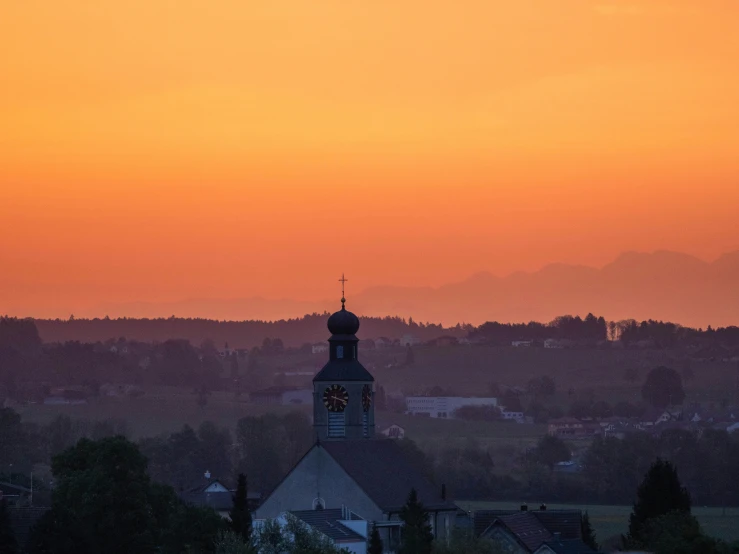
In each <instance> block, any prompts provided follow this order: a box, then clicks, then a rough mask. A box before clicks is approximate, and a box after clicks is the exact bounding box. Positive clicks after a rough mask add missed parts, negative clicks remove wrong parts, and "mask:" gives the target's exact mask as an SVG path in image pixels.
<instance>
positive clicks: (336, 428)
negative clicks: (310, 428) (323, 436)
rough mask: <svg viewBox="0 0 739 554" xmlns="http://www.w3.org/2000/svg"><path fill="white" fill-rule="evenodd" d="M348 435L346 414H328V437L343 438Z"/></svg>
mask: <svg viewBox="0 0 739 554" xmlns="http://www.w3.org/2000/svg"><path fill="white" fill-rule="evenodd" d="M345 434H346V428H345V418H344V412H329V413H328V436H329V437H343V436H344V435H345Z"/></svg>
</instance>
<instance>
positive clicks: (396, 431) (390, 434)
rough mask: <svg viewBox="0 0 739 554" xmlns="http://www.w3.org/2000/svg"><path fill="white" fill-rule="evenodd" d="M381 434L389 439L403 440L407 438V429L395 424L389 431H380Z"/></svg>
mask: <svg viewBox="0 0 739 554" xmlns="http://www.w3.org/2000/svg"><path fill="white" fill-rule="evenodd" d="M380 434H381V435H385V436H386V437H387V438H389V439H402V438H404V437H405V429H403V428H402V427H401V426H400V425H395V424H394V423H393V424H392V425H391V426H390V427H388V428H387V429H384V430H382V431H380Z"/></svg>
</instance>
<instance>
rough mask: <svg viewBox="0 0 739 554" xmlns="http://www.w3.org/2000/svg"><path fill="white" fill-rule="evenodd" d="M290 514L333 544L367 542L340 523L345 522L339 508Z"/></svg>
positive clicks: (300, 511)
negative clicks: (333, 542)
mask: <svg viewBox="0 0 739 554" xmlns="http://www.w3.org/2000/svg"><path fill="white" fill-rule="evenodd" d="M290 513H291V514H292V515H294V516H295V517H296V518H298V519H299V520H300V521H302V522H303V523H306V524H308V525H310V526H311V527H313V528H314V529H316V530H317V531H319V532H321V533H322V534H324V535H326V536H327V537H328V538H330V539H331V540H333V541H335V542H364V541H366V540H367V539H366V538H365V537H363V536H362V535H360V534H359V533H357V532H356V531H353V530H352V529H349V528H348V527H347V526H346V525H343V524H342V523H340V520H346V517H344V514H342V510H341V509H340V508H338V509H331V510H299V511H295V512H290ZM352 519H354V518H352Z"/></svg>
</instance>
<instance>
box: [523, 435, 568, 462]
mask: <svg viewBox="0 0 739 554" xmlns="http://www.w3.org/2000/svg"><path fill="white" fill-rule="evenodd" d="M531 456H532V458H533V459H534V461H536V462H538V463H540V464H542V465H545V466H547V467H548V468H549V469H550V470H551V469H554V466H555V465H556V464H557V463H558V462H566V461H568V460H569V459H570V458H572V453H571V452H570V449H569V448H568V446H567V445H566V444H565V442H564V441H563V440H562V439H560V438H559V437H555V436H552V435H544V436H543V437H542V438H541V439H539V442H538V443H537V444H536V448H534V451H533V452H532V454H531Z"/></svg>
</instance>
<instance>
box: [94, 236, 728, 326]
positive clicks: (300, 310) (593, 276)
mask: <svg viewBox="0 0 739 554" xmlns="http://www.w3.org/2000/svg"><path fill="white" fill-rule="evenodd" d="M349 305H350V307H351V309H352V310H353V311H355V312H357V313H358V314H363V315H368V316H385V315H393V316H395V315H397V316H401V317H413V319H414V320H416V321H432V322H438V323H443V324H445V325H453V324H455V323H458V322H464V323H472V324H480V323H482V322H485V321H506V322H508V321H515V322H518V321H532V320H535V321H551V320H552V319H553V318H555V317H557V316H559V315H563V314H572V315H585V314H587V313H588V312H593V313H595V314H597V315H602V316H604V317H605V318H606V319H609V320H621V319H629V318H634V319H638V320H642V319H661V320H665V321H673V322H676V323H681V324H683V325H689V326H693V327H706V326H708V325H713V326H714V327H716V326H728V325H736V324H739V251H736V252H731V253H727V254H724V255H722V256H721V257H719V258H718V259H716V260H715V261H713V262H705V261H703V260H700V259H698V258H696V257H694V256H690V255H687V254H681V253H677V252H669V251H656V252H652V253H641V252H625V253H623V254H621V255H620V256H618V257H617V258H616V259H615V260H614V261H613V262H611V263H609V264H607V265H605V266H603V267H602V268H600V269H597V268H593V267H587V266H582V265H567V264H560V263H557V264H550V265H547V266H545V267H543V268H541V269H540V270H538V271H534V272H515V273H511V274H510V275H507V276H505V277H498V276H495V275H492V274H490V273H486V272H481V273H477V274H475V275H472V276H470V277H469V278H467V279H465V280H463V281H460V282H456V283H449V284H446V285H443V286H441V287H438V288H433V287H411V286H393V285H383V286H375V287H370V288H367V289H365V290H364V291H362V292H359V293H356V294H352V295H351V297H350V299H349ZM335 307H336V301H329V300H326V301H320V302H305V301H295V300H290V299H279V300H270V299H264V298H247V299H199V300H186V301H182V302H173V303H169V304H158V303H136V304H119V305H109V306H106V307H104V308H103V309H104V310H105V313H110V315H111V316H112V315H113V314H119V315H126V313H128V314H129V315H130V314H132V313H135V314H136V315H137V316H145V317H166V316H169V315H177V316H181V317H208V318H215V319H287V318H290V317H298V316H300V315H303V314H305V313H313V312H323V311H332V310H334V309H335Z"/></svg>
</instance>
